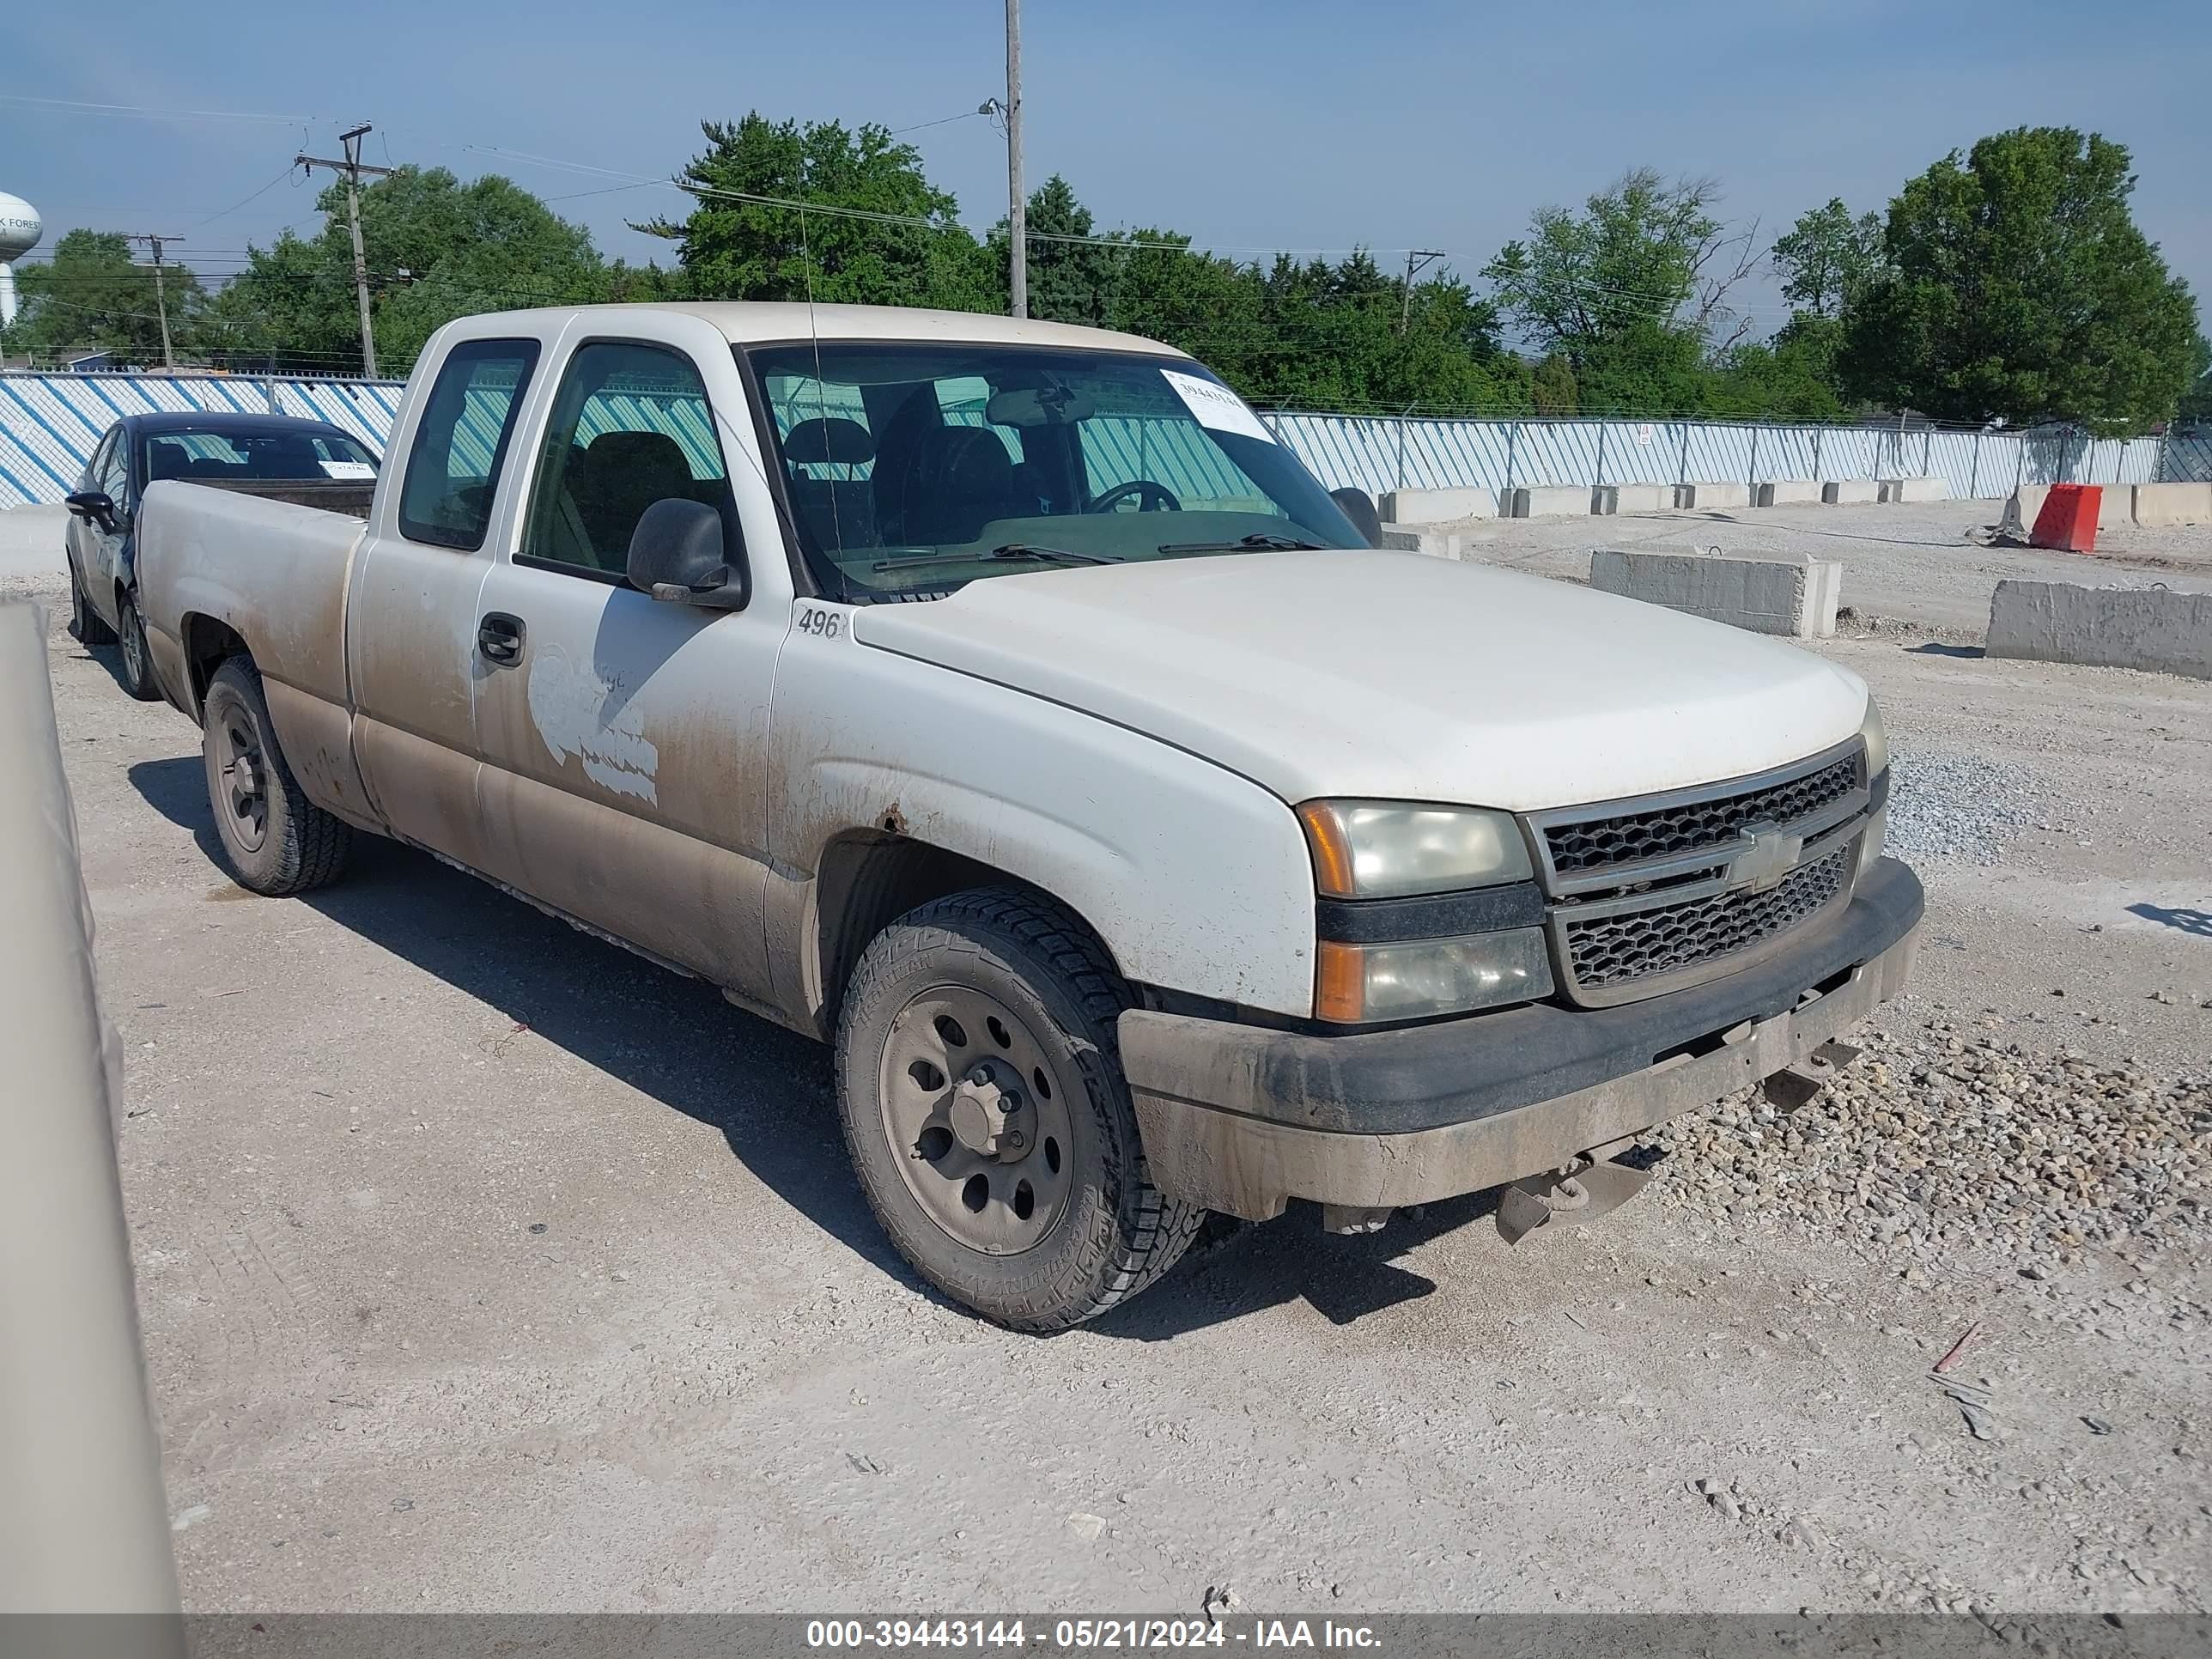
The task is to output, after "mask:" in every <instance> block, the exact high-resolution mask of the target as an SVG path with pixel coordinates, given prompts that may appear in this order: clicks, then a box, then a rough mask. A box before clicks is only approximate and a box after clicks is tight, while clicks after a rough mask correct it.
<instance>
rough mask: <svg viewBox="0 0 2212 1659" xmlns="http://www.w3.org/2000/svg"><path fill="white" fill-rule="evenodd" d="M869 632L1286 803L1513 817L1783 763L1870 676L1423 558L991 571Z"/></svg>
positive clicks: (1817, 746)
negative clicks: (1130, 734)
mask: <svg viewBox="0 0 2212 1659" xmlns="http://www.w3.org/2000/svg"><path fill="white" fill-rule="evenodd" d="M853 633H854V637H855V639H856V640H858V641H860V643H861V644H862V645H864V646H869V647H874V648H876V649H878V650H884V651H891V652H896V653H899V654H901V655H903V656H907V657H911V658H914V659H916V660H918V661H921V662H927V663H934V664H936V665H939V666H941V667H945V668H948V669H951V670H954V671H957V672H960V673H963V674H972V675H975V676H977V677H979V678H983V679H987V680H992V681H994V682H996V683H997V684H1001V685H1005V686H1007V687H1010V688H1012V689H1013V690H1018V691H1023V692H1027V693H1029V694H1030V695H1032V696H1039V697H1045V698H1048V699H1050V700H1051V701H1052V702H1058V703H1063V704H1065V705H1066V706H1067V707H1068V708H1073V709H1077V710H1079V711H1081V712H1083V713H1085V714H1093V715H1097V716H1098V717H1099V718H1101V719H1104V720H1112V721H1114V722H1115V723H1116V724H1118V725H1121V726H1128V727H1130V728H1131V729H1133V730H1135V731H1139V732H1146V733H1147V734H1149V735H1151V736H1152V737H1155V738H1159V739H1160V740H1161V741H1163V742H1165V743H1171V744H1175V745H1176V746H1177V747H1178V748H1182V749H1186V750H1190V751H1191V752H1192V753H1194V754H1197V755H1201V756H1204V757H1206V758H1207V759H1209V760H1212V761H1213V762H1215V763H1218V764H1219V765H1222V766H1225V767H1228V768H1230V769H1231V770H1234V771H1236V772H1239V773H1241V774H1243V775H1244V776H1246V777H1249V778H1250V779H1252V780H1253V781H1255V782H1257V783H1259V784H1261V785H1262V786H1263V787H1266V788H1267V789H1270V790H1272V791H1273V792H1274V793H1276V794H1277V795H1279V796H1280V797H1281V798H1282V799H1285V801H1290V802H1293V803H1295V802H1297V801H1302V800H1309V799H1314V798H1316V797H1317V796H1323V795H1337V796H1350V797H1367V798H1374V799H1395V800H1431V801H1449V802H1455V803H1458V804H1462V805H1475V806H1495V807H1502V808H1506V809H1509V810H1511V811H1537V810H1541V809H1542V808H1545V807H1552V806H1567V805H1580V804H1583V803H1584V802H1589V801H1595V800H1607V799H1615V798H1618V797H1620V796H1624V795H1640V794H1646V793H1653V792H1656V791H1659V790H1664V789H1674V788H1680V787H1686V786H1688V785H1692V784H1700V783H1710V782H1715V781H1719V780H1721V779H1723V778H1731V777H1737V776H1741V775H1743V774H1746V773H1750V772H1757V771H1762V770H1764V769H1767V768H1769V767H1774V766H1781V765H1785V764H1787V763H1790V762H1791V761H1794V760H1797V759H1801V758H1802V757H1804V756H1807V755H1809V754H1813V753H1814V752H1816V751H1817V750H1821V749H1825V748H1827V747H1829V746H1830V745H1832V744H1837V743H1840V742H1842V741H1843V740H1844V738H1849V737H1850V736H1851V735H1852V734H1853V733H1854V732H1857V730H1858V728H1859V724H1860V722H1861V720H1863V718H1864V716H1865V712H1866V695H1867V694H1866V686H1865V684H1864V683H1863V681H1862V680H1860V679H1859V678H1858V677H1857V675H1855V674H1852V673H1850V672H1849V671H1847V670H1844V669H1841V668H1838V667H1836V666H1835V665H1832V664H1831V663H1828V662H1826V661H1823V660H1822V659H1820V658H1819V657H1816V656H1814V655H1813V654H1811V653H1809V652H1805V651H1801V650H1798V649H1797V648H1796V647H1792V646H1789V645H1785V644H1783V643H1782V642H1781V641H1777V640H1771V639H1765V638H1762V637H1760V636H1759V635H1753V634H1747V633H1743V632H1741V631H1740V630H1738V629H1733V628H1729V627H1726V626H1724V625H1723V624H1721V623H1711V622H1705V621H1703V620H1701V619H1700V618H1698V617H1686V616H1683V615H1681V614H1680V613H1678V612H1676V611H1666V610H1662V609H1661V608H1660V607H1658V606H1656V605H1644V604H1641V603H1638V601H1636V600H1633V599H1619V598H1616V597H1614V596H1613V595H1611V594H1606V593H1596V592H1591V591H1590V590H1589V589H1588V588H1585V587H1580V586H1574V585H1571V584H1569V583H1565V582H1560V581H1555V580H1550V579H1548V578H1546V577H1541V576H1531V575H1526V574H1522V573H1520V572H1517V571H1512V570H1503V569H1499V568H1496V567H1494V566H1488V565H1480V564H1462V563H1457V562H1451V561H1448V560H1443V559H1434V558H1430V557H1427V556H1424V555H1421V554H1416V553H1394V552H1379V551H1357V552H1315V553H1302V552H1294V553H1249V554H1239V555H1231V556H1225V557H1218V558H1193V559H1178V560H1166V561H1161V562H1146V563H1131V564H1126V565H1111V566H1101V567H1098V568H1084V569H1072V570H1050V571H1038V572H1036V573H1034V574H1021V575H1015V576H994V577H991V578H989V579H987V580H981V581H975V582H970V583H969V585H968V586H965V587H963V588H961V589H959V590H958V591H957V592H954V593H953V594H951V596H950V597H948V598H946V599H941V600H938V601H935V602H933V603H928V604H914V605H872V606H868V607H866V608H865V609H863V610H861V611H859V612H858V613H857V614H856V615H855V616H854V620H853Z"/></svg>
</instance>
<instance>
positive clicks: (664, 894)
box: [477, 313, 791, 1000]
mask: <svg viewBox="0 0 2212 1659" xmlns="http://www.w3.org/2000/svg"><path fill="white" fill-rule="evenodd" d="M603 320H604V319H599V318H593V317H590V316H588V315H587V316H586V319H583V320H582V321H580V322H579V323H578V324H577V325H576V328H577V331H578V337H574V338H572V339H571V340H569V341H568V342H565V343H563V345H562V349H561V352H560V354H559V357H560V361H559V362H558V363H557V366H556V368H554V369H553V370H552V374H551V383H552V387H553V389H552V391H551V392H550V404H549V405H548V408H547V411H546V415H545V417H544V421H543V422H542V424H541V425H540V428H539V433H540V436H539V440H538V443H537V445H536V446H535V453H534V454H533V455H532V458H531V465H532V476H531V478H530V481H529V483H528V486H527V489H526V491H525V496H524V500H525V505H524V508H523V515H522V521H521V524H520V532H519V534H518V535H517V537H516V538H514V540H513V544H512V546H511V550H509V551H507V553H506V554H504V555H503V556H501V557H500V558H499V559H497V560H496V561H495V562H494V564H493V566H492V568H491V570H490V571H489V574H488V575H487V577H486V580H485V583H484V587H483V594H482V598H481V601H480V603H479V605H478V607H477V611H478V618H479V625H480V627H481V628H482V629H485V630H488V631H487V634H486V637H487V638H494V637H495V638H497V639H498V640H499V641H501V644H500V645H499V647H498V649H497V654H496V656H495V659H491V661H490V665H489V666H488V667H487V668H486V669H485V670H483V671H482V673H481V674H480V678H479V689H478V692H477V740H478V743H479V744H480V746H481V748H482V750H483V757H484V769H483V775H482V777H481V780H480V783H479V787H480V789H481V792H482V799H483V818H484V821H485V823H486V824H487V825H488V826H489V834H490V835H491V836H492V837H494V840H495V844H494V845H493V846H492V847H491V848H489V854H490V856H491V857H492V859H493V860H495V861H494V863H493V864H492V866H489V867H490V868H491V869H492V870H493V872H494V873H495V874H498V875H500V876H501V878H503V879H505V880H507V881H510V882H511V883H513V884H514V885H515V886H517V887H519V888H520V889H521V890H523V891H525V892H527V893H529V894H532V896H536V897H538V898H540V899H543V900H544V901H545V902H549V903H551V904H554V905H556V906H558V907H559V908H562V909H563V910H565V911H567V912H568V913H569V914H570V915H574V916H576V917H578V918H580V919H581V920H583V921H587V922H590V923H592V924H593V925H594V926H596V927H603V928H605V929H606V930H607V931H608V932H610V933H615V934H617V935H618V936H619V937H621V938H623V939H627V940H629V941H630V942H631V943H633V944H635V945H640V946H642V947H643V948H644V949H646V950H647V951H652V952H653V953H654V954H655V955H658V956H661V957H666V958H668V959H669V960H671V961H672V962H675V963H679V964H681V965H682V966H684V967H685V968H688V969H692V970H693V971H695V972H696V973H699V974H701V975H704V976H706V977H707V978H709V979H711V980H713V981H714V982H716V983H717V984H720V985H724V986H727V987H732V988H733V989H736V990H738V991H741V992H745V993H747V994H751V995H753V996H755V997H756V998H760V999H763V1000H764V998H765V995H766V969H765V963H766V949H765V943H764V938H763V911H762V906H763V894H764V890H765V884H766V876H767V866H766V857H767V855H766V852H765V850H764V843H765V829H764V827H763V824H764V817H765V813H764V806H763V768H764V764H765V755H766V749H767V735H768V710H769V690H770V687H771V684H772V683H773V680H774V676H775V658H776V653H777V651H778V649H779V648H780V647H781V643H782V641H783V639H784V637H785V635H786V634H787V631H788V629H789V625H790V621H791V588H790V584H789V576H788V566H787V563H786V561H785V556H784V551H783V547H782V544H781V540H780V538H777V539H774V540H770V539H769V538H758V539H757V542H756V544H755V545H753V546H752V547H751V548H750V565H751V569H752V572H753V595H752V600H751V603H750V605H749V606H748V607H747V608H746V609H745V610H744V611H708V610H701V609H698V608H696V607H694V606H691V605H680V604H671V603H667V602H664V601H659V600H655V599H652V598H650V597H648V596H647V595H646V594H644V593H641V592H637V591H636V590H635V588H633V587H631V586H629V583H628V582H627V580H625V576H624V571H625V568H626V565H627V562H628V553H629V542H630V535H631V532H633V531H634V530H635V528H636V526H637V521H638V520H639V519H640V518H641V516H642V515H643V514H644V513H645V510H646V509H647V507H650V506H652V505H653V502H655V501H664V500H668V499H670V498H681V499H687V500H690V501H701V502H703V503H706V504H707V505H709V506H711V507H715V508H716V509H717V510H718V512H720V514H721V517H722V520H723V535H724V538H725V544H726V545H727V546H731V547H735V546H737V545H738V544H739V541H740V538H741V529H740V522H739V515H738V507H737V500H736V495H735V493H734V492H733V489H732V469H733V468H734V467H738V466H743V467H744V469H745V470H746V471H745V481H746V482H748V483H753V484H754V485H755V487H754V488H753V489H752V490H751V492H750V493H751V494H752V495H754V496H755V497H756V498H757V499H761V500H764V499H765V492H764V490H763V489H760V488H759V487H758V486H757V478H758V468H759V462H758V459H757V449H756V447H755V445H756V443H757V440H756V439H755V438H754V436H753V428H752V426H751V422H750V413H749V410H748V407H747V404H746V402H745V394H744V389H743V386H742V385H741V383H740V382H739V380H738V375H737V372H736V366H735V363H734V362H733V361H732V356H731V353H730V349H729V346H728V343H727V342H726V340H725V339H724V338H723V337H722V336H721V334H720V331H719V330H717V329H714V328H713V327H712V326H711V325H708V324H705V323H703V322H702V321H700V320H698V319H690V318H684V317H681V316H675V315H655V314H649V313H647V314H640V315H638V316H637V317H635V318H634V319H624V322H623V326H624V329H625V331H626V332H625V335H624V337H621V338H605V337H588V336H584V335H582V332H581V331H583V330H584V329H585V328H586V327H587V326H588V325H590V324H592V323H597V322H603ZM632 329H635V333H631V332H629V330H632Z"/></svg>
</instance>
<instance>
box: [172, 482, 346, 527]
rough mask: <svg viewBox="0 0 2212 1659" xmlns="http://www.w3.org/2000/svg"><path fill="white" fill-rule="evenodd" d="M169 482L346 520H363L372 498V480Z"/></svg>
mask: <svg viewBox="0 0 2212 1659" xmlns="http://www.w3.org/2000/svg"><path fill="white" fill-rule="evenodd" d="M170 482H172V483H189V484H192V485H194V486H196V487H197V488H199V489H221V490H225V491H228V493H229V494H231V495H257V496H258V497H260V498H261V499H262V500H263V501H286V502H289V503H290V504H291V505H292V506H294V507H315V508H318V509H319V510H320V511H322V512H325V513H344V514H345V515H346V517H348V518H349V519H362V520H366V519H367V518H368V504H369V502H370V501H373V500H374V499H375V495H376V480H375V479H374V478H240V479H236V480H231V479H225V478H177V479H173V480H171V481H170Z"/></svg>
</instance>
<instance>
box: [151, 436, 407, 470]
mask: <svg viewBox="0 0 2212 1659" xmlns="http://www.w3.org/2000/svg"><path fill="white" fill-rule="evenodd" d="M375 476H376V463H375V461H374V459H373V458H372V457H371V456H370V454H369V453H368V451H367V450H365V449H363V448H362V447H361V446H360V445H359V444H357V443H356V442H355V441H353V440H352V439H350V438H349V437H347V436H345V435H343V433H337V432H316V431H313V430H307V431H301V430H290V431H287V430H285V429H283V428H276V429H274V430H271V431H267V432H250V431H248V432H241V431H239V430H238V429H236V428H231V429H229V430H227V431H222V432H194V431H191V430H190V429H185V430H177V429H174V428H172V429H170V430H167V431H162V432H155V433H150V434H149V435H147V438H146V477H147V478H148V479H149V480H158V479H161V478H184V479H186V480H190V481H196V482H198V483H242V482H244V481H246V480H247V479H250V478H272V479H288V478H289V479H295V480H296V479H302V478H353V479H363V478H374V477H375Z"/></svg>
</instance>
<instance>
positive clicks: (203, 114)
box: [0, 92, 319, 127]
mask: <svg viewBox="0 0 2212 1659" xmlns="http://www.w3.org/2000/svg"><path fill="white" fill-rule="evenodd" d="M0 104H14V105H16V106H20V107H23V108H28V109H44V110H51V111H53V112H56V113H68V114H76V115H133V116H143V117H145V118H148V119H150V120H161V121H276V122H281V123H282V124H283V125H286V126H294V127H295V126H299V125H302V124H307V123H313V122H314V121H316V120H319V117H318V116H313V115H267V114H263V113H261V112H258V111H254V110H237V109H156V108H154V107H151V106H148V105H143V104H88V103H85V102H83V101H82V100H78V99H75V98H31V97H26V96H25V95H23V94H21V93H12V92H0Z"/></svg>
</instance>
